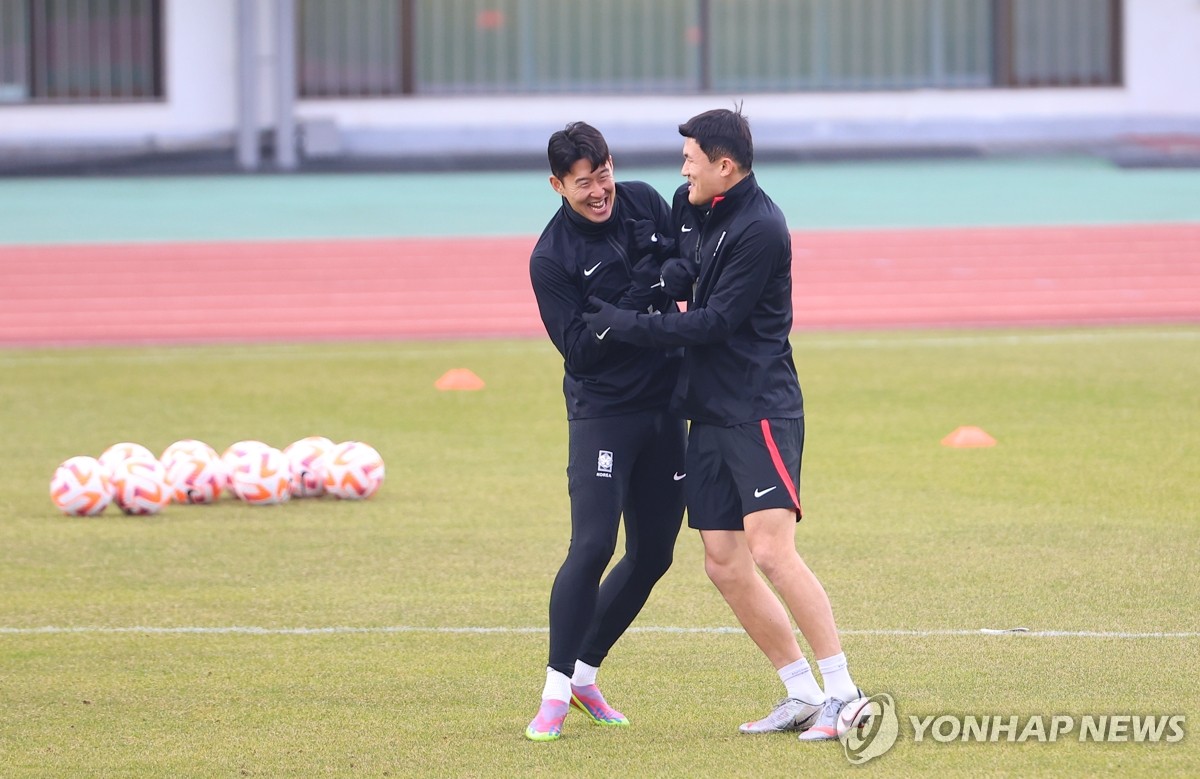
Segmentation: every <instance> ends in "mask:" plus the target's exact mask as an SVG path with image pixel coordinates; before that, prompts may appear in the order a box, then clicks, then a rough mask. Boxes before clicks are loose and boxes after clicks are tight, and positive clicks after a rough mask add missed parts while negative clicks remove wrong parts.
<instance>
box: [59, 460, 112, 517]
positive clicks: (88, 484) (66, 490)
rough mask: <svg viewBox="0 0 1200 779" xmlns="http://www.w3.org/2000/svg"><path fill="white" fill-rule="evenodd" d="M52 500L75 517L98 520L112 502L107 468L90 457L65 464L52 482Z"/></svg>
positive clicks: (60, 466)
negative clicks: (98, 515) (98, 516)
mask: <svg viewBox="0 0 1200 779" xmlns="http://www.w3.org/2000/svg"><path fill="white" fill-rule="evenodd" d="M50 500H52V501H54V505H55V506H57V507H58V508H59V510H60V511H62V512H63V513H64V514H68V515H70V516H72V517H94V516H96V515H97V514H99V513H100V512H102V511H104V509H106V508H108V504H109V503H111V502H112V484H111V483H110V482H109V478H108V468H106V467H104V466H103V465H101V464H100V461H99V460H97V459H96V458H95V457H88V456H87V455H80V456H78V457H71V458H69V459H67V460H64V461H63V463H62V464H61V465H59V466H58V468H56V469H55V471H54V477H53V478H52V479H50Z"/></svg>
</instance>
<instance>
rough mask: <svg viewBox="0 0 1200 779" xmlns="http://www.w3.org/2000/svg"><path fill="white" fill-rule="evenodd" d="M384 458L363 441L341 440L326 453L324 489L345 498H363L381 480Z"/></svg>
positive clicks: (378, 484) (372, 491)
mask: <svg viewBox="0 0 1200 779" xmlns="http://www.w3.org/2000/svg"><path fill="white" fill-rule="evenodd" d="M383 473H384V468H383V458H382V457H380V456H379V452H377V451H375V449H374V448H372V447H371V446H370V445H368V444H364V443H363V442H362V441H343V442H342V443H340V444H338V445H337V446H335V447H333V449H331V450H330V452H329V454H328V455H326V457H325V491H326V492H328V493H329V494H330V495H334V496H336V497H339V498H344V499H346V500H365V499H366V498H369V497H371V496H372V495H374V494H375V493H376V492H378V491H379V486H380V485H381V484H383Z"/></svg>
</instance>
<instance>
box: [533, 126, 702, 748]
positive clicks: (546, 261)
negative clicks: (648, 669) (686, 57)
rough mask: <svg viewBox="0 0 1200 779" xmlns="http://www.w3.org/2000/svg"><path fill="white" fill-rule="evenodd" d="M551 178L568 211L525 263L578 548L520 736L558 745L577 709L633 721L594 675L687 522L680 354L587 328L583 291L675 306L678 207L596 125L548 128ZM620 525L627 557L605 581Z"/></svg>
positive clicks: (568, 563)
mask: <svg viewBox="0 0 1200 779" xmlns="http://www.w3.org/2000/svg"><path fill="white" fill-rule="evenodd" d="M547 156H548V158H549V162H550V172H551V176H550V186H551V187H553V188H554V191H555V192H557V193H558V194H559V195H561V196H562V207H561V208H560V209H559V210H558V212H557V213H556V214H555V215H554V217H553V218H552V219H551V220H550V222H549V224H547V225H546V229H545V230H544V231H543V232H542V235H541V237H540V238H539V239H538V242H537V245H536V246H535V247H534V250H533V254H532V256H531V258H530V262H529V274H530V279H531V281H532V282H533V290H534V294H535V295H536V297H537V302H538V309H539V311H540V312H541V316H542V322H543V323H544V324H545V326H546V332H547V333H548V334H549V335H550V340H551V341H553V342H554V345H555V346H556V347H557V348H558V351H559V352H560V353H561V354H562V356H563V369H564V372H565V376H564V378H563V393H564V394H565V395H566V401H567V420H568V422H567V431H568V454H567V489H568V492H569V493H570V497H571V543H570V547H569V549H568V551H567V557H566V560H565V561H564V562H563V564H562V567H561V568H560V569H559V571H558V575H557V576H556V577H555V579H554V586H553V589H552V590H551V591H550V660H549V665H548V667H547V669H546V684H545V687H544V688H543V690H542V703H541V706H540V708H539V709H538V713H537V716H536V717H535V718H534V719H533V721H532V722H530V723H529V726H528V727H527V728H526V730H525V735H526V737H528V738H529V739H531V740H534V741H553V740H554V739H557V738H558V737H559V736H560V735H561V734H562V726H563V720H564V719H565V718H566V716H567V712H568V710H569V708H570V706H571V705H574V706H575V707H577V708H578V709H580V710H581V711H583V712H584V713H585V714H586V715H587V716H588V718H589V719H590V720H591V721H593V722H595V723H598V724H602V725H628V724H629V721H628V719H626V718H625V716H624V715H623V714H621V713H620V712H619V711H617V710H616V709H614V708H612V707H611V706H609V705H608V703H607V702H606V701H605V699H604V696H603V695H601V694H600V690H599V689H598V688H597V686H596V672H597V670H598V668H599V666H600V663H601V662H602V661H603V660H604V658H605V656H606V655H607V654H608V651H609V649H611V648H612V646H613V644H614V643H616V641H617V639H618V638H620V637H621V635H622V634H623V633H624V632H625V629H626V628H628V627H629V625H630V623H632V622H633V620H634V618H635V617H636V616H637V614H638V612H639V611H640V610H641V608H642V606H643V605H644V604H645V603H646V599H647V598H648V597H649V595H650V590H651V588H652V587H653V586H654V584H655V583H656V582H657V581H658V580H659V578H661V577H662V575H663V574H664V573H666V571H667V568H668V567H670V565H671V558H672V555H673V553H674V548H675V539H676V537H677V536H678V535H679V527H680V524H681V523H682V521H683V500H684V499H683V481H682V480H683V477H684V475H685V473H684V449H685V445H686V438H687V433H686V423H685V422H684V421H683V420H682V419H680V418H677V417H674V416H672V415H671V414H670V413H669V412H668V410H667V406H668V404H669V400H670V395H671V391H672V389H673V388H674V386H675V381H676V377H677V374H678V371H679V364H680V361H681V350H679V349H676V348H663V347H642V346H633V345H631V344H628V343H618V342H616V341H615V340H606V339H605V338H604V337H603V336H604V334H603V333H602V334H600V335H599V337H597V336H593V334H592V332H591V331H590V330H588V328H587V326H586V325H585V324H584V321H583V318H582V317H583V313H584V308H585V305H586V303H587V301H588V299H589V297H597V298H600V299H603V300H607V301H611V302H613V303H616V304H618V305H621V306H627V307H630V308H633V309H636V310H638V311H645V312H657V311H678V310H679V308H678V306H677V305H676V303H675V301H673V300H671V299H670V298H669V297H667V296H665V295H664V294H663V293H662V285H661V283H660V277H661V267H660V266H661V263H662V260H663V257H664V254H665V253H666V252H668V251H669V250H670V246H671V244H670V243H669V242H668V241H666V239H665V237H664V236H665V234H666V233H667V232H668V231H669V227H670V211H669V209H668V207H667V203H666V201H665V200H663V198H662V196H661V195H659V194H658V193H657V192H655V191H654V189H652V188H651V187H650V186H649V185H647V184H644V183H642V182H639V181H628V182H621V183H620V184H617V183H616V181H615V179H614V178H613V163H612V157H611V156H610V154H609V150H608V145H607V143H606V142H605V140H604V137H603V135H601V134H600V132H599V131H597V130H596V129H595V128H594V127H591V126H590V125H587V124H585V123H583V122H575V123H572V124H569V125H567V127H566V128H565V129H563V130H560V131H558V132H556V133H554V134H553V135H551V136H550V142H549V144H548V147H547ZM622 516H623V517H624V521H625V554H624V556H623V557H622V558H621V560H620V561H619V562H618V563H617V564H616V565H615V566H614V567H613V569H612V570H611V571H610V572H609V574H608V576H606V577H604V581H603V582H601V581H600V578H601V576H602V575H603V573H604V569H605V568H606V567H607V565H608V563H609V561H610V560H611V559H612V556H613V554H614V552H615V550H616V542H617V531H618V527H619V524H620V522H621V518H622Z"/></svg>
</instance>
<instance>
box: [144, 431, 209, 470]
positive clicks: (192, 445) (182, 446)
mask: <svg viewBox="0 0 1200 779" xmlns="http://www.w3.org/2000/svg"><path fill="white" fill-rule="evenodd" d="M181 454H186V455H197V456H200V457H205V458H210V459H213V460H215V459H217V450H215V449H213V448H212V447H211V446H209V445H208V444H206V443H204V442H203V441H197V440H196V439H195V438H183V439H180V440H179V441H176V442H175V443H173V444H171V445H170V446H168V447H167V448H166V449H164V450H163V453H162V456H161V457H159V458H158V461H159V462H161V463H162V464H163V467H164V468H167V469H168V470H169V469H170V467H171V461H172V460H174V459H175V458H176V457H178V456H179V455H181Z"/></svg>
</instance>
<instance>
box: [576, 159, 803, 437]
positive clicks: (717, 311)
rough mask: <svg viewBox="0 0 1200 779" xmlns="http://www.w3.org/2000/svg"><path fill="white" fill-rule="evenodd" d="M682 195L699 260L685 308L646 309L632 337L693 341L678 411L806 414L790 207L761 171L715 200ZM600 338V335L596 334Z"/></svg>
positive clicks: (724, 421) (682, 228) (685, 242)
mask: <svg viewBox="0 0 1200 779" xmlns="http://www.w3.org/2000/svg"><path fill="white" fill-rule="evenodd" d="M687 194H688V193H687V185H686V184H684V185H682V186H681V187H680V188H679V189H678V190H676V192H675V197H674V200H673V203H672V209H671V217H672V222H673V223H674V225H675V230H676V231H677V232H676V233H675V237H676V238H677V239H678V250H679V252H680V253H681V255H682V256H683V257H686V258H689V259H692V260H694V261H696V262H698V263H699V277H698V278H697V280H696V286H695V291H694V292H693V298H692V300H691V301H690V302H689V304H688V310H687V311H686V312H683V313H664V314H662V315H658V316H649V315H645V314H639V315H638V316H637V326H636V328H635V330H634V331H633V332H632V333H629V334H628V336H626V335H624V334H623V335H622V337H623V338H626V337H627V338H628V340H631V341H633V342H634V343H640V344H643V345H655V346H662V347H672V346H685V347H687V348H686V349H685V352H684V365H683V370H682V372H681V373H680V377H679V385H678V387H677V389H676V392H675V396H674V398H673V400H672V410H673V411H675V412H676V413H678V414H680V415H682V416H685V417H687V418H688V419H690V420H692V421H694V422H703V423H707V424H713V425H721V426H726V427H727V426H731V425H737V424H743V423H746V422H755V421H758V420H760V419H768V418H775V419H796V418H800V417H803V416H804V399H803V396H802V395H801V392H800V382H799V380H798V379H797V376H796V366H795V363H794V362H793V360H792V347H791V344H790V343H789V342H788V336H789V335H790V334H791V331H792V239H791V233H790V232H789V231H788V226H787V221H786V220H785V219H784V216H783V212H782V211H780V210H779V207H778V206H776V205H775V203H774V202H773V201H772V200H771V198H769V197H768V196H767V194H766V193H765V192H763V191H762V189H760V188H759V186H758V181H757V180H756V178H755V176H754V174H753V173H751V174H749V175H748V176H746V178H744V179H742V181H740V182H738V183H737V184H736V185H735V186H733V187H732V188H731V189H730V190H729V191H728V192H726V193H725V195H724V197H722V198H718V199H717V200H716V201H715V203H714V204H712V205H710V206H708V207H703V208H701V207H696V206H693V205H691V204H690V203H689V202H688V199H687ZM593 340H594V339H593Z"/></svg>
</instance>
